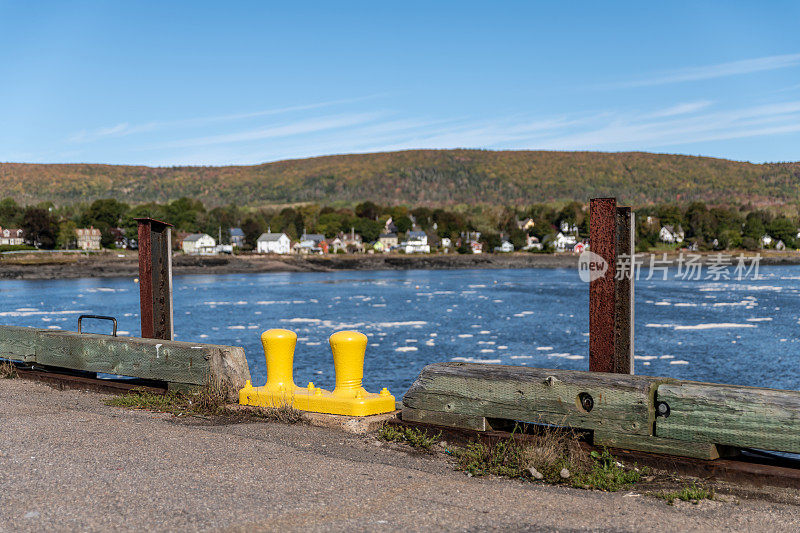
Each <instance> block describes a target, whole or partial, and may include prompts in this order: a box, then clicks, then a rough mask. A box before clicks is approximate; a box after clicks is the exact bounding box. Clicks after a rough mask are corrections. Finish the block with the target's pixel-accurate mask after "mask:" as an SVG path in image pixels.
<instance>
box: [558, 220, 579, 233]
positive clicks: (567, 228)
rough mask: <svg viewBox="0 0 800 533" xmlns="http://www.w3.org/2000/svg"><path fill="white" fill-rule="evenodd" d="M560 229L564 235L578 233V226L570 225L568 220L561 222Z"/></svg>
mask: <svg viewBox="0 0 800 533" xmlns="http://www.w3.org/2000/svg"><path fill="white" fill-rule="evenodd" d="M560 229H561V231H562V232H563V233H578V226H577V225H576V224H570V223H569V222H568V221H566V220H562V221H561V227H560Z"/></svg>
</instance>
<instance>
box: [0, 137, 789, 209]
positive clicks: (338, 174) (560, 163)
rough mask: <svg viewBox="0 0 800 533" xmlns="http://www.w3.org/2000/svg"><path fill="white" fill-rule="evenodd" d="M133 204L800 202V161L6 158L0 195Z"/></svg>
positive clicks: (434, 154)
mask: <svg viewBox="0 0 800 533" xmlns="http://www.w3.org/2000/svg"><path fill="white" fill-rule="evenodd" d="M9 196H11V197H14V198H15V199H16V200H17V201H19V202H22V203H26V204H29V203H36V202H40V201H48V200H49V201H53V202H55V203H56V204H67V203H75V202H84V201H91V200H95V199H97V198H116V199H118V200H121V201H125V202H128V203H132V204H138V203H145V202H149V201H158V202H164V201H169V200H173V199H176V198H179V197H181V196H189V197H192V198H196V199H200V200H202V201H203V202H204V203H205V204H206V205H212V206H213V205H221V204H229V203H231V202H234V203H236V204H239V205H263V204H269V203H290V202H325V203H328V204H331V203H337V202H341V203H350V202H359V201H363V200H372V201H374V202H377V203H381V204H403V203H405V204H412V205H437V206H441V205H453V204H465V203H466V204H474V203H482V204H503V205H528V204H531V203H540V202H557V201H563V200H580V201H584V200H587V199H588V198H590V197H593V196H616V197H618V198H619V199H620V200H621V201H623V202H626V203H631V204H634V205H642V204H647V203H651V202H662V201H664V202H675V201H678V202H684V201H691V200H695V199H698V200H704V201H706V202H712V203H713V202H725V203H731V202H742V203H747V202H753V203H755V204H764V203H787V202H796V201H800V163H797V162H795V163H770V164H752V163H742V162H737V161H728V160H724V159H714V158H710V157H694V156H683V155H666V154H650V153H643V152H624V153H598V152H534V151H500V152H495V151H486V150H410V151H404V152H383V153H374V154H354V155H334V156H325V157H314V158H310V159H298V160H288V161H278V162H274V163H266V164H262V165H253V166H225V167H201V166H197V167H144V166H123V165H99V164H27V163H0V197H9Z"/></svg>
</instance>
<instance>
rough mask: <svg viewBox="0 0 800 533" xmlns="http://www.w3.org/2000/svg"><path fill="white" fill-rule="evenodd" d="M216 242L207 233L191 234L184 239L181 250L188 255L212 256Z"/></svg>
mask: <svg viewBox="0 0 800 533" xmlns="http://www.w3.org/2000/svg"><path fill="white" fill-rule="evenodd" d="M216 246H217V241H215V240H214V237H212V236H211V235H208V234H207V233H192V234H190V235H187V236H186V237H184V239H183V242H181V249H182V250H183V252H184V253H186V254H189V255H214V254H215V253H216Z"/></svg>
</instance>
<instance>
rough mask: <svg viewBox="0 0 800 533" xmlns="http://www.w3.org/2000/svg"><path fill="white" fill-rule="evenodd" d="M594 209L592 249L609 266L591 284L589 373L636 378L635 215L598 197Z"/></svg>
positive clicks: (591, 205)
mask: <svg viewBox="0 0 800 533" xmlns="http://www.w3.org/2000/svg"><path fill="white" fill-rule="evenodd" d="M589 209H590V211H589V216H590V219H589V222H590V230H589V231H590V237H589V241H590V245H591V250H592V252H593V253H594V254H597V255H598V256H600V257H601V258H602V259H603V261H604V262H605V264H606V265H608V267H607V269H606V271H605V273H604V274H603V275H602V276H600V277H598V278H597V279H593V280H592V281H591V282H590V284H589V370H591V371H592V372H615V373H618V374H633V313H634V299H633V291H634V278H635V266H634V249H635V247H634V236H635V232H634V215H633V211H632V210H631V208H630V207H617V200H616V198H593V199H592V200H591V203H590V204H589ZM618 259H624V261H621V263H622V265H624V266H619V265H618V264H617V263H618ZM619 268H622V269H623V270H622V271H619V272H618V269H619Z"/></svg>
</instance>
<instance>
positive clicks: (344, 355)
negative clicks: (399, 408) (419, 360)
mask: <svg viewBox="0 0 800 533" xmlns="http://www.w3.org/2000/svg"><path fill="white" fill-rule="evenodd" d="M261 342H262V344H263V345H264V356H265V357H266V360H267V383H266V385H264V386H263V387H253V386H252V385H251V383H250V382H249V381H248V382H247V384H246V385H245V387H244V388H243V389H242V390H241V391H239V403H240V404H242V405H260V406H262V407H282V406H285V405H291V406H292V407H294V408H295V409H300V410H302V411H314V412H317V413H328V414H334V415H347V416H368V415H376V414H380V413H389V412H391V411H394V409H395V399H394V396H392V395H391V394H389V391H388V389H386V388H385V387H384V388H383V390H381V392H380V393H378V394H375V393H371V392H367V391H366V389H364V387H362V379H363V377H364V355H365V353H366V349H367V336H366V335H364V334H363V333H359V332H358V331H339V332H337V333H334V334H333V335H331V337H330V345H331V351H332V352H333V365H334V370H335V371H336V386H335V388H334V390H333V392H331V391H327V390H325V389H322V388H319V387H316V386H314V384H313V383H309V384H308V386H307V387H298V386H296V385H295V384H294V380H293V378H292V368H293V367H292V364H293V361H294V348H295V344H296V343H297V335H296V334H295V333H294V332H293V331H289V330H285V329H271V330H269V331H265V332H264V333H262V334H261Z"/></svg>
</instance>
